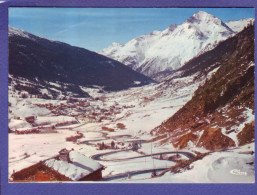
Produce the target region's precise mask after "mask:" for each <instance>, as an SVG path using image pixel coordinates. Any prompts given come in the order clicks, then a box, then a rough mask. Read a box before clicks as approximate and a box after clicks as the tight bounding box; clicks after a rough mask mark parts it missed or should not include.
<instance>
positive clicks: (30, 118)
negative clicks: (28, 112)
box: [25, 116, 35, 123]
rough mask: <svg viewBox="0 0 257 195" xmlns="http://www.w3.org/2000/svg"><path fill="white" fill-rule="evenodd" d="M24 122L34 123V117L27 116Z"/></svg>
mask: <svg viewBox="0 0 257 195" xmlns="http://www.w3.org/2000/svg"><path fill="white" fill-rule="evenodd" d="M25 120H26V121H27V122H28V123H34V122H35V116H27V117H26V118H25Z"/></svg>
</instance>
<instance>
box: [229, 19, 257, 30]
mask: <svg viewBox="0 0 257 195" xmlns="http://www.w3.org/2000/svg"><path fill="white" fill-rule="evenodd" d="M250 23H252V24H253V23H254V19H253V18H245V19H241V20H231V21H228V22H226V25H227V26H228V27H229V28H231V29H232V30H233V31H234V32H240V31H241V30H243V29H244V27H246V26H247V25H248V24H250Z"/></svg>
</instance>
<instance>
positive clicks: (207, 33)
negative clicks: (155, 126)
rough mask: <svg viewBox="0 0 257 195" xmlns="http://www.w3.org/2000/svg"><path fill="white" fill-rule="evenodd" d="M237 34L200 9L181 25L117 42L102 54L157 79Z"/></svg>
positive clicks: (101, 52)
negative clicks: (159, 75) (123, 43)
mask: <svg viewBox="0 0 257 195" xmlns="http://www.w3.org/2000/svg"><path fill="white" fill-rule="evenodd" d="M234 34H235V33H234V31H233V30H231V29H230V28H229V27H228V26H227V25H226V24H225V23H223V22H222V21H221V20H220V19H218V18H216V17H215V16H213V15H210V14H208V13H206V12H203V11H199V12H197V13H196V14H194V15H193V16H192V17H190V18H189V19H187V20H186V21H185V22H184V23H182V24H181V25H178V26H177V25H171V26H170V27H169V28H167V29H166V30H164V31H162V32H161V31H154V32H152V33H150V34H147V35H143V36H141V37H138V38H136V39H133V40H131V41H129V42H128V43H126V44H125V45H121V44H117V43H114V44H112V45H111V46H109V47H108V48H106V49H103V50H102V51H99V53H100V54H103V55H106V56H108V57H110V58H113V59H116V60H118V61H120V62H122V63H124V64H125V65H128V66H130V67H132V68H133V69H134V70H136V71H138V72H140V73H143V74H144V75H147V76H150V77H151V78H154V77H155V75H156V74H157V73H159V72H162V71H171V70H176V69H178V68H180V67H181V66H183V65H184V63H185V62H187V61H188V60H190V59H192V58H193V57H195V56H197V55H199V54H201V53H204V52H206V51H208V50H210V49H212V48H214V47H215V46H216V45H217V43H218V42H219V41H221V40H225V39H227V38H228V37H229V36H232V35H234Z"/></svg>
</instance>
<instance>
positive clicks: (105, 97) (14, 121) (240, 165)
mask: <svg viewBox="0 0 257 195" xmlns="http://www.w3.org/2000/svg"><path fill="white" fill-rule="evenodd" d="M196 76H197V74H196V75H193V76H190V77H185V78H183V79H177V80H174V81H173V82H172V83H159V84H150V85H148V86H144V87H139V88H131V89H128V90H124V91H119V92H111V93H107V92H106V93H98V90H97V89H87V88H83V90H85V91H87V92H88V93H89V94H90V95H91V97H90V98H84V99H83V102H82V103H81V101H82V100H78V101H77V102H76V101H75V102H72V103H68V102H67V101H65V100H46V99H40V98H33V97H32V98H30V97H29V98H20V97H18V95H17V94H16V95H15V93H16V92H15V91H11V92H12V96H13V97H10V98H9V102H10V103H11V105H10V106H9V128H10V130H11V131H15V130H21V131H22V130H25V129H30V128H39V130H40V133H32V134H31V133H29V134H15V133H14V132H12V133H9V177H11V174H12V173H14V172H17V171H19V170H21V169H23V168H26V167H28V166H30V165H33V164H35V163H37V162H39V161H40V160H44V159H48V158H50V157H53V156H55V155H57V154H58V152H59V151H60V150H61V149H63V148H66V149H69V150H70V149H72V148H73V149H74V150H75V151H79V152H80V153H82V154H84V155H86V156H88V157H92V156H94V155H96V154H100V153H102V154H103V155H102V156H101V158H100V159H98V162H99V163H101V164H102V165H104V166H105V167H106V168H105V170H104V171H103V172H102V173H103V177H109V178H110V177H112V176H115V175H117V174H121V175H122V174H123V175H122V176H121V177H117V178H116V179H115V177H114V179H110V180H109V181H106V182H154V183H155V182H161V183H164V182H165V183H166V182H168V183H176V182H181V183H187V182H190V183H191V182H193V183H194V182H204V183H205V182H215V183H219V182H232V183H234V182H254V170H253V167H254V166H253V165H249V164H246V163H251V162H252V161H254V155H250V154H245V153H244V152H249V151H253V150H254V144H250V145H248V146H244V147H241V148H237V149H233V150H230V151H223V152H221V151H219V152H214V153H211V154H209V155H207V156H205V157H204V158H203V159H202V160H198V161H195V162H193V164H192V165H191V167H192V169H190V170H187V171H183V172H182V173H177V174H173V173H166V174H164V175H163V176H162V177H155V178H151V171H150V172H149V171H148V172H147V170H151V169H160V170H159V171H157V173H160V172H161V170H162V169H166V168H169V167H171V166H173V165H175V164H176V162H175V161H172V160H169V159H168V158H169V157H172V156H173V157H174V155H175V154H172V153H171V154H164V155H163V159H160V158H161V156H160V155H155V156H149V155H151V154H156V153H162V152H180V151H177V150H176V149H175V148H174V147H173V146H172V145H171V144H164V145H161V144H160V143H159V142H147V141H148V140H151V139H152V138H154V136H155V135H154V134H153V133H151V130H152V129H154V128H155V127H156V126H158V125H160V124H161V123H162V122H163V121H165V120H166V119H168V118H169V117H170V116H171V115H173V114H174V113H175V112H176V111H178V110H179V109H180V108H181V107H182V106H183V105H184V104H185V103H186V102H187V101H189V100H190V99H191V97H192V95H193V93H194V91H195V90H196V89H197V88H198V86H199V85H201V84H203V82H204V80H205V78H200V79H198V81H197V82H195V81H194V82H192V81H193V80H194V77H196ZM9 92H10V91H9ZM88 102H90V104H89V103H88ZM58 110H62V114H56V111H58ZM59 113H60V112H59ZM71 113H75V114H74V115H71ZM27 116H36V119H35V122H34V124H31V123H30V122H28V121H26V119H25V118H26V117H27ZM65 122H68V123H65ZM72 123H76V124H72ZM58 124H59V125H58ZM60 124H61V125H60ZM33 126H34V127H33ZM35 126H36V127H35ZM50 126H51V127H52V128H53V129H51V131H47V130H46V129H44V127H50ZM78 133H82V134H83V135H84V137H82V138H79V139H78V140H77V141H76V142H70V141H66V138H67V137H71V136H76V135H78ZM135 140H137V141H139V142H140V143H141V144H139V145H140V146H139V149H138V151H137V152H136V151H132V150H128V151H121V150H124V149H129V148H130V147H131V146H130V144H131V143H132V142H133V141H135ZM140 140H141V141H140ZM112 141H114V142H115V146H116V147H117V149H111V148H110V147H109V148H108V149H105V150H99V145H100V144H102V143H104V144H105V145H107V146H110V145H111V142H112ZM196 151H198V152H202V153H203V152H207V151H206V150H203V149H201V148H196V147H193V148H188V149H186V150H183V152H188V153H189V154H192V155H195V154H196V153H195V152H196ZM107 152H113V153H112V154H108V155H105V154H104V153H107ZM179 154H180V153H179ZM144 155H145V157H144ZM138 157H140V158H138ZM124 158H130V159H126V160H122V159H124ZM188 158H189V157H187V156H185V155H182V153H181V154H180V155H179V157H177V160H187V159H188ZM117 159H118V160H117ZM234 169H235V170H236V171H234V172H233V171H232V170H234ZM142 170H146V172H142V173H141V172H138V171H142ZM238 170H239V171H238ZM130 173H133V174H131V175H130ZM239 173H240V174H246V175H240V176H239V175H237V174H239ZM127 175H128V176H127ZM10 179H11V178H10Z"/></svg>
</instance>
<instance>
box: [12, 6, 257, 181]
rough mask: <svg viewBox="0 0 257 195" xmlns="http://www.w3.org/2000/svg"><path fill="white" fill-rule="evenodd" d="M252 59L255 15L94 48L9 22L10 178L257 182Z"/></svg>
mask: <svg viewBox="0 0 257 195" xmlns="http://www.w3.org/2000/svg"><path fill="white" fill-rule="evenodd" d="M65 11H66V10H65ZM64 13H65V14H66V12H64ZM207 27H208V28H209V29H208V28H207ZM151 44H152V45H151ZM174 45H176V47H177V46H178V48H173V49H171V48H170V47H171V46H172V47H173V46H174ZM148 49H149V50H148ZM164 51H165V52H164ZM173 51H174V52H173ZM144 52H145V53H144ZM137 60H138V61H137ZM254 68H255V62H254V19H253V18H246V19H240V20H237V21H227V22H226V23H224V22H222V21H221V19H219V18H217V17H215V16H213V15H211V14H209V13H207V12H204V11H198V12H196V13H194V14H193V15H192V16H191V17H190V18H188V19H186V20H185V21H184V22H183V23H182V24H180V25H175V24H174V25H171V26H169V27H168V28H167V29H165V30H164V31H153V32H152V33H150V34H145V35H142V36H140V37H138V38H135V39H132V40H131V41H129V42H128V43H127V44H125V45H122V44H118V43H113V44H112V45H110V46H109V47H108V48H105V49H103V50H101V51H98V52H93V51H90V50H87V49H84V48H81V47H75V46H72V45H69V44H66V43H63V42H60V41H53V40H50V39H46V38H42V37H39V36H37V35H34V34H31V33H28V32H26V31H25V30H21V29H18V28H15V27H12V26H9V74H8V180H9V182H53V183H54V182H60V183H62V182H85V183H87V182H100V183H254V181H255V167H254V165H255V137H254V129H255V110H254V107H255V103H254V101H255V99H254V94H255V93H254Z"/></svg>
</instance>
